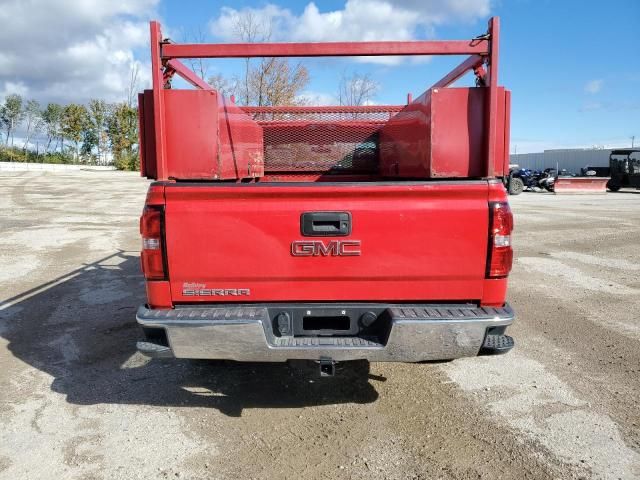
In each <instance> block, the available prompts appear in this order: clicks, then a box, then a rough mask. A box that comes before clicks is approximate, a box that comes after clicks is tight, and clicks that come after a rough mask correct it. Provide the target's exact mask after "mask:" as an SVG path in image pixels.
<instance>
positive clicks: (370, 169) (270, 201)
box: [137, 18, 514, 374]
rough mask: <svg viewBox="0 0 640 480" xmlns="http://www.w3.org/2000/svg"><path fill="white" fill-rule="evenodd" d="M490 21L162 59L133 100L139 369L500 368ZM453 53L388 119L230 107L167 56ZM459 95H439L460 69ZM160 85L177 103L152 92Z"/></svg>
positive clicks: (179, 48)
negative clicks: (423, 33) (455, 28)
mask: <svg viewBox="0 0 640 480" xmlns="http://www.w3.org/2000/svg"><path fill="white" fill-rule="evenodd" d="M498 35H499V22H498V19H497V18H493V19H491V20H490V22H489V29H488V32H487V33H486V34H484V35H481V36H479V37H476V38H474V39H470V40H459V41H412V42H356V43H339V42H335V43H306V44H303V43H268V44H264V43H263V44H198V45H193V44H177V43H173V42H170V41H167V40H163V38H162V35H161V32H160V26H159V24H158V23H156V22H152V23H151V53H152V68H153V72H152V75H153V89H152V90H147V91H145V92H143V93H141V94H140V95H139V115H140V152H141V169H142V175H143V176H146V177H148V178H151V179H154V180H155V181H154V182H153V183H152V184H151V186H150V188H149V192H148V195H147V199H146V203H145V206H144V210H143V213H142V217H141V219H140V233H141V235H142V254H141V261H142V270H143V272H144V276H145V279H146V288H147V297H148V300H147V304H146V305H144V306H141V307H140V308H139V310H138V312H137V321H138V323H139V324H140V325H141V326H142V329H143V331H144V334H145V340H144V341H140V342H138V349H139V350H140V351H141V352H142V353H144V354H146V355H149V356H152V357H178V358H207V359H231V360H237V361H286V360H292V359H307V360H316V361H319V362H320V366H321V372H322V373H324V374H330V373H331V372H332V371H333V365H334V363H335V362H336V361H345V360H356V359H368V360H371V361H400V362H420V361H429V360H444V359H453V358H458V357H464V356H475V355H482V354H496V353H504V352H506V351H508V350H509V349H511V348H512V347H513V340H512V338H511V337H509V336H507V335H505V330H506V327H507V326H508V325H510V324H511V323H512V322H513V319H514V313H513V311H512V309H511V308H510V306H509V305H508V304H507V303H506V302H505V296H506V289H507V276H508V274H509V271H510V269H511V263H512V248H511V230H512V227H513V218H512V214H511V211H510V209H509V205H508V203H507V196H506V192H505V188H504V185H503V179H504V178H505V177H506V176H508V173H509V155H508V154H509V112H510V92H509V91H507V90H505V89H504V88H503V87H500V86H498V81H497V80H498V79H497V72H498V70H497V68H498ZM367 55H467V58H466V59H465V60H464V61H463V62H462V63H461V64H460V65H459V66H458V67H456V68H455V69H454V70H453V71H451V72H450V73H449V74H447V75H446V76H445V77H444V78H442V80H440V81H438V82H436V83H435V84H434V85H433V86H432V87H431V88H429V89H427V90H426V91H425V92H424V93H423V94H422V95H420V96H419V97H417V98H416V99H415V100H411V101H409V102H408V103H407V104H405V105H391V106H378V105H376V106H322V107H315V106H271V107H249V106H239V105H236V104H235V103H234V102H233V99H228V98H224V97H223V96H222V95H221V94H220V93H219V92H217V91H216V90H214V89H213V88H212V87H211V86H209V85H208V84H206V83H205V82H204V81H202V80H201V79H200V78H199V77H198V76H197V75H195V74H194V73H193V72H192V71H190V70H189V69H188V68H186V67H185V65H184V64H183V63H181V62H180V59H181V58H194V57H201V58H227V57H229V58H245V57H246V58H248V57H260V56H268V57H278V56H281V57H317V56H367ZM468 72H469V73H472V74H473V75H474V76H475V86H474V87H465V88H463V87H457V88H452V87H449V86H450V85H451V84H452V83H453V82H455V81H456V80H458V79H459V78H460V77H462V76H463V75H465V74H466V73H468ZM175 75H178V76H180V77H182V78H183V79H184V80H185V81H186V82H187V83H188V84H191V85H192V86H193V87H195V88H193V89H175V88H171V79H172V78H173V77H174V76H175Z"/></svg>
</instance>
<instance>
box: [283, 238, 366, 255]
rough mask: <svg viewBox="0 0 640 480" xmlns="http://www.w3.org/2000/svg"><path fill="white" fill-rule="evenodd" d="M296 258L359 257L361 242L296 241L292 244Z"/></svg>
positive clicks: (292, 251)
mask: <svg viewBox="0 0 640 480" xmlns="http://www.w3.org/2000/svg"><path fill="white" fill-rule="evenodd" d="M291 255H293V256H294V257H321V256H322V257H327V256H332V257H357V256H359V255H360V240H331V241H330V242H328V243H326V244H325V242H323V241H322V240H296V241H294V242H291Z"/></svg>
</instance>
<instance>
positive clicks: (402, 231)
mask: <svg viewBox="0 0 640 480" xmlns="http://www.w3.org/2000/svg"><path fill="white" fill-rule="evenodd" d="M165 201H166V206H165V232H166V249H167V259H168V273H169V280H170V285H171V294H172V297H173V301H174V302H176V303H181V302H185V303H186V302H209V303H211V302H242V303H247V302H266V301H268V302H279V301H283V302H285V301H287V302H289V301H343V300H344V301H370V300H372V299H375V300H376V301H389V302H391V301H395V302H402V301H439V300H440V301H473V300H478V299H480V298H481V297H482V288H483V281H484V278H485V270H486V258H487V243H488V240H487V238H488V221H489V220H488V208H487V201H488V184H487V182H486V181H481V180H471V181H455V182H453V181H451V182H446V181H445V182H420V183H407V182H402V183H394V184H390V183H378V184H373V183H359V184H355V183H354V184H351V183H349V184H347V183H342V184H328V183H327V184H322V183H320V184H311V185H310V184H308V183H307V184H304V185H302V184H285V183H282V184H226V185H225V184H211V183H209V184H205V183H175V184H167V185H166V188H165ZM307 212H348V213H350V215H351V232H350V234H348V235H346V236H322V237H318V236H313V237H309V236H303V234H302V232H301V215H302V214H303V213H307ZM293 242H302V243H298V244H295V245H294V246H293V247H292V243H293ZM339 242H347V243H346V244H344V245H346V246H345V247H344V248H343V247H342V246H341V244H340V243H339ZM292 248H293V250H292ZM294 253H298V254H300V253H302V255H295V254H294ZM340 253H344V255H341V254H340Z"/></svg>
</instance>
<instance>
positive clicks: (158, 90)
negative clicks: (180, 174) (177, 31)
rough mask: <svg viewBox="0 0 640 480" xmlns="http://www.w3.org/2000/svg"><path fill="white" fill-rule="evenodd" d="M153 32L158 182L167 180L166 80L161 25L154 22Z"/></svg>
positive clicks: (151, 28) (154, 117)
mask: <svg viewBox="0 0 640 480" xmlns="http://www.w3.org/2000/svg"><path fill="white" fill-rule="evenodd" d="M150 30H151V32H150V33H151V77H152V80H153V123H154V126H155V129H154V130H155V147H156V152H155V153H156V165H157V172H156V173H157V174H156V177H157V179H158V180H167V179H168V178H167V158H166V149H165V141H166V139H165V134H164V94H163V93H164V92H163V90H164V79H163V75H162V73H163V72H162V57H161V55H162V52H161V51H160V49H161V48H162V47H161V45H162V31H161V30H160V23H158V22H156V21H153V22H151V25H150Z"/></svg>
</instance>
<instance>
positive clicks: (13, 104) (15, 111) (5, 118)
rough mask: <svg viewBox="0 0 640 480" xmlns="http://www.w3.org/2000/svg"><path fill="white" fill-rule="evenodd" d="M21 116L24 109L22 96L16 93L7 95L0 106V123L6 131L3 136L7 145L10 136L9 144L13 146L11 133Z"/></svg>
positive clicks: (19, 121)
mask: <svg viewBox="0 0 640 480" xmlns="http://www.w3.org/2000/svg"><path fill="white" fill-rule="evenodd" d="M23 118H24V109H23V106H22V97H21V96H20V95H18V94H17V93H12V94H11V95H7V97H6V98H5V100H4V104H3V105H2V106H1V107H0V124H1V125H2V127H3V128H4V129H5V130H6V132H7V136H6V138H5V143H6V144H7V145H9V138H11V146H12V147H13V133H14V131H15V129H16V128H17V127H18V125H20V123H21V122H22V120H23Z"/></svg>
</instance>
